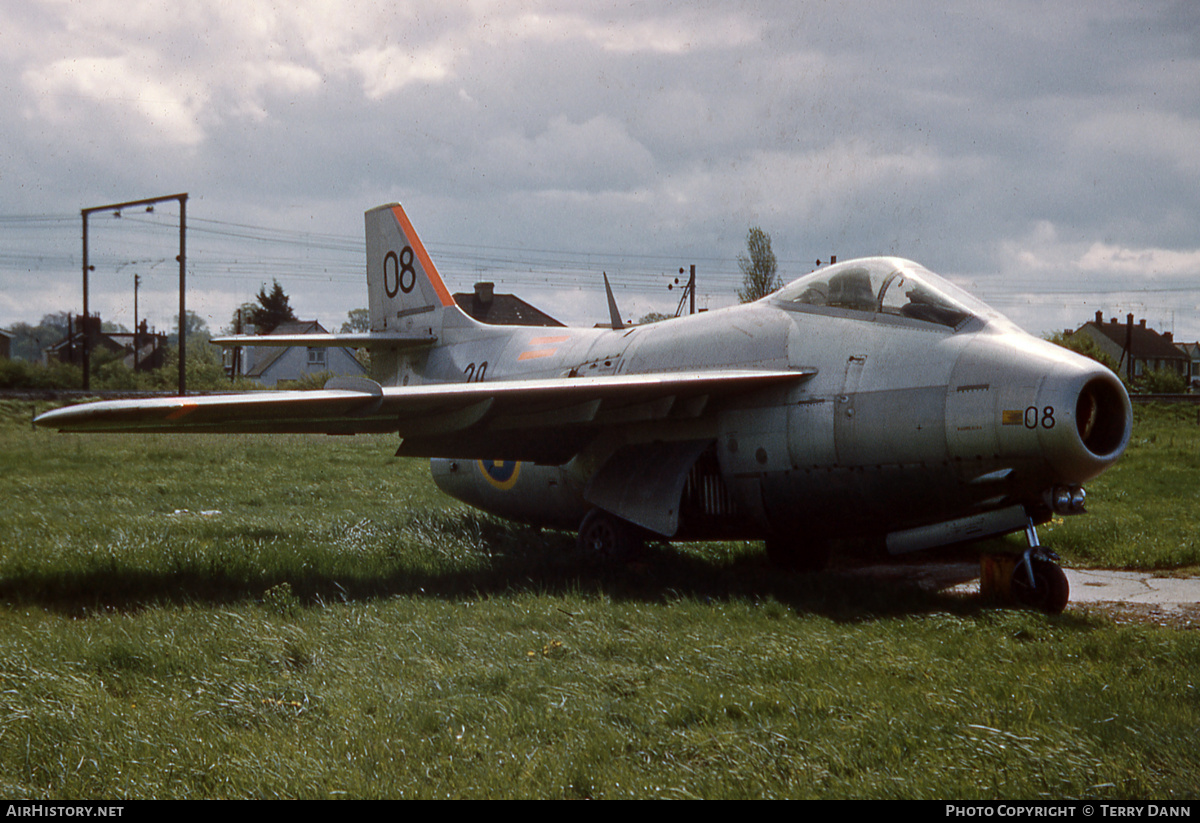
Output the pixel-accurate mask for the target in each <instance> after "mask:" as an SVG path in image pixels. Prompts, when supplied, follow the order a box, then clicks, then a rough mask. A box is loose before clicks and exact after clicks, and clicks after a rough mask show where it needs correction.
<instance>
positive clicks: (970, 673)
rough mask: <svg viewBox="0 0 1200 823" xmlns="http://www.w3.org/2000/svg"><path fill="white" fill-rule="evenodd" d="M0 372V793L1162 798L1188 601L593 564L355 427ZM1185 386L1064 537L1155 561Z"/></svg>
mask: <svg viewBox="0 0 1200 823" xmlns="http://www.w3.org/2000/svg"><path fill="white" fill-rule="evenodd" d="M30 418H31V409H30V407H29V405H28V404H14V403H8V404H0V444H2V446H3V448H2V451H0V463H2V466H3V471H2V472H0V495H2V497H0V499H2V500H3V503H2V504H0V505H2V507H3V508H2V509H0V540H2V543H0V793H2V794H4V795H6V796H10V797H31V798H148V797H163V798H167V797H231V798H239V797H539V798H540V797H546V798H562V797H566V798H617V797H640V798H649V797H668V798H683V797H708V798H717V797H827V798H828V797H907V798H950V797H954V798H1036V797H1095V798H1155V799H1173V798H1194V797H1196V796H1197V795H1200V754H1197V752H1196V747H1195V745H1194V737H1195V730H1196V729H1197V728H1198V727H1200V695H1198V694H1197V679H1198V678H1200V675H1198V674H1197V672H1200V634H1198V633H1197V632H1195V631H1188V630H1180V629H1169V628H1163V627H1159V626H1153V625H1140V624H1129V623H1118V622H1116V621H1114V620H1112V619H1110V618H1107V617H1105V616H1103V615H1102V614H1098V613H1088V612H1084V611H1081V610H1078V609H1068V611H1067V613H1066V614H1064V615H1062V616H1060V617H1056V618H1051V617H1046V616H1044V615H1041V614H1034V613H1027V612H1016V611H1006V610H999V609H994V608H990V607H988V606H986V605H985V604H981V603H979V602H977V601H976V600H974V599H970V598H959V597H952V596H949V595H940V594H934V593H928V592H923V591H921V590H919V589H915V588H913V589H907V588H897V587H895V586H890V587H889V586H884V585H882V584H879V585H875V584H870V583H864V582H863V581H862V580H861V579H854V580H852V579H850V578H845V577H839V576H837V575H815V576H810V577H805V576H788V575H779V574H777V573H775V572H773V571H772V570H771V569H770V568H769V567H768V566H767V565H766V562H765V559H764V558H763V556H762V554H761V552H760V551H759V549H758V547H757V546H754V545H743V544H736V543H730V544H718V545H714V546H707V547H704V546H683V547H677V548H668V547H658V548H654V549H652V550H651V551H650V552H649V553H648V555H647V557H646V558H645V560H644V561H643V562H641V563H638V564H636V565H634V566H630V567H625V568H606V567H603V566H601V565H598V564H597V563H596V562H594V561H593V560H591V559H590V558H585V557H580V556H579V555H577V554H576V553H575V552H574V551H573V548H572V545H573V541H572V538H571V536H569V535H562V534H557V533H553V532H538V531H536V530H533V529H528V528H523V527H519V526H513V525H510V524H507V523H504V522H503V521H499V520H496V519H492V518H489V517H486V516H483V515H479V514H477V513H473V512H471V511H470V510H468V509H465V508H463V507H461V506H459V505H458V504H456V503H455V502H454V501H452V500H450V499H448V498H445V497H444V496H442V495H441V494H440V492H438V490H437V489H436V488H435V487H434V486H433V484H432V482H431V481H430V480H429V478H428V470H427V467H426V465H425V463H424V462H423V461H413V460H405V459H399V458H394V457H392V456H391V455H392V452H393V451H394V450H395V444H394V441H393V440H391V439H390V438H387V437H356V438H319V437H314V438H301V437H294V438H293V437H278V438H267V437H216V436H178V437H172V436H156V437H145V436H96V435H92V436H68V435H59V434H55V433H51V432H42V431H34V430H32V428H31V427H30V425H29V421H30ZM1198 489H1200V429H1197V426H1196V424H1195V417H1194V412H1190V415H1184V414H1181V413H1178V412H1172V411H1170V410H1167V411H1152V412H1149V413H1145V412H1142V411H1141V410H1139V418H1138V422H1137V425H1136V428H1135V435H1134V443H1133V445H1132V446H1131V448H1130V451H1129V453H1128V454H1127V456H1126V457H1125V458H1124V460H1123V461H1122V463H1121V464H1119V465H1118V467H1117V468H1116V469H1115V470H1114V471H1112V472H1110V473H1109V474H1108V475H1106V476H1105V477H1104V478H1102V479H1101V480H1100V481H1099V482H1097V483H1093V484H1090V485H1089V492H1090V498H1089V507H1090V508H1091V509H1092V513H1091V514H1090V515H1088V516H1086V517H1079V518H1068V519H1067V520H1066V521H1065V522H1063V523H1061V524H1054V525H1053V527H1052V528H1051V529H1050V530H1048V531H1046V530H1044V531H1043V542H1045V543H1047V544H1050V545H1052V546H1054V547H1055V548H1057V549H1059V550H1060V551H1061V552H1062V553H1063V554H1064V556H1065V559H1066V561H1067V563H1068V565H1116V566H1123V567H1134V568H1163V569H1169V568H1178V567H1190V566H1195V565H1196V564H1197V563H1198V562H1200V558H1198V557H1197V546H1196V542H1195V536H1194V535H1195V532H1196V526H1197V523H1196V516H1197V506H1196V502H1195V496H1196V494H1197V490H1198Z"/></svg>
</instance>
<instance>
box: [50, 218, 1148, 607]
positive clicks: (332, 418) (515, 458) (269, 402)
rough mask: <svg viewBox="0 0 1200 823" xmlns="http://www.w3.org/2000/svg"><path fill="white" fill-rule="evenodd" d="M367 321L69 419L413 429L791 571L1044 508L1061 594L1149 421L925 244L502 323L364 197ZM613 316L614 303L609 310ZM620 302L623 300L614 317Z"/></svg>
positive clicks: (590, 528)
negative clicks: (321, 381) (1092, 505)
mask: <svg viewBox="0 0 1200 823" xmlns="http://www.w3.org/2000/svg"><path fill="white" fill-rule="evenodd" d="M366 237H367V289H368V302H369V307H370V316H371V331H370V332H367V333H363V334H350V335H302V336H296V337H295V338H291V337H286V336H271V337H266V338H263V337H229V338H223V339H219V340H217V341H215V342H219V343H224V344H227V345H230V344H240V345H286V346H291V345H304V346H353V347H363V346H367V347H370V349H371V363H372V374H373V377H374V379H373V380H368V379H363V378H354V379H344V378H335V379H333V380H331V381H330V382H329V383H328V384H327V385H326V387H325V388H324V389H323V390H320V391H292V392H286V391H285V392H255V393H247V394H230V395H217V396H206V397H172V398H157V399H151V400H121V401H109V402H101V403H92V404H87V405H81V406H74V407H69V408H64V409H59V410H56V411H52V412H48V413H46V414H43V415H41V416H40V417H38V418H37V423H38V424H39V425H42V426H49V427H54V428H58V429H60V430H63V431H124V432H165V431H179V432H312V433H322V432H323V433H330V434H349V433H355V432H397V433H398V434H399V435H400V438H401V442H400V447H399V451H398V454H400V455H411V456H419V457H432V458H434V459H433V461H432V467H433V476H434V479H435V481H436V482H437V484H438V485H439V486H440V487H441V488H442V489H443V490H445V491H446V492H447V493H449V494H451V495H453V496H454V497H457V498H459V499H460V500H464V501H466V502H467V503H470V504H472V505H474V506H478V507H480V508H482V509H485V510H488V511H491V512H494V513H496V514H499V515H501V516H504V517H509V518H513V519H517V520H521V521H525V522H528V523H532V524H537V525H544V526H551V527H559V528H564V529H572V530H573V529H578V530H579V544H580V546H581V547H583V548H584V549H586V550H592V551H598V552H602V553H605V554H609V555H614V556H621V555H625V554H627V553H629V552H631V551H632V550H634V549H635V547H636V546H637V545H638V544H639V542H640V541H641V540H643V539H645V538H647V537H653V538H656V539H667V540H670V539H679V540H684V539H687V540H715V539H761V540H764V541H765V544H766V550H767V553H768V555H769V557H770V559H771V560H772V561H773V562H775V563H776V564H778V565H780V566H782V567H787V568H793V569H815V568H819V567H820V566H821V565H823V564H824V562H825V561H826V559H827V558H828V554H829V548H828V547H829V545H830V541H831V540H834V539H837V538H846V537H862V538H876V539H880V540H883V541H886V545H887V547H888V549H889V550H890V551H892V552H894V553H899V552H908V551H913V550H917V549H925V548H930V547H935V546H941V545H946V544H950V543H958V542H963V541H969V540H975V539H979V538H983V537H989V536H993V535H1000V534H1005V533H1008V532H1014V531H1022V530H1023V531H1024V532H1025V533H1026V536H1027V538H1028V542H1029V548H1028V550H1027V551H1026V552H1025V553H1024V555H1023V557H1022V559H1021V561H1020V562H1018V563H1017V564H1016V568H1015V571H1014V572H1013V576H1012V580H1011V583H1012V586H1013V589H1014V590H1015V591H1016V592H1017V593H1018V595H1019V596H1020V597H1021V598H1022V599H1023V600H1024V601H1025V602H1026V603H1028V604H1029V605H1032V606H1035V607H1037V608H1041V609H1044V610H1046V611H1049V612H1058V611H1061V610H1062V609H1063V608H1064V607H1065V605H1066V603H1067V600H1068V597H1069V593H1068V588H1067V581H1066V576H1065V575H1064V574H1063V573H1062V570H1061V569H1060V568H1059V567H1058V566H1057V565H1056V564H1055V562H1054V560H1055V558H1054V556H1053V554H1052V553H1050V552H1048V551H1047V550H1045V549H1043V548H1042V547H1040V546H1039V545H1038V540H1037V532H1036V526H1037V525H1038V524H1040V523H1044V522H1046V521H1047V520H1049V519H1050V518H1051V517H1052V516H1053V515H1054V514H1056V513H1057V514H1064V515H1066V514H1077V513H1080V512H1082V511H1083V508H1084V506H1083V504H1084V491H1083V488H1082V484H1083V483H1085V482H1087V481H1088V480H1090V479H1091V478H1093V477H1096V476H1097V475H1099V474H1100V473H1101V472H1103V471H1104V470H1105V469H1107V468H1108V467H1109V466H1111V465H1112V464H1113V463H1114V462H1115V461H1116V460H1117V458H1118V457H1120V455H1121V453H1122V452H1123V451H1124V449H1125V446H1126V444H1127V443H1128V441H1129V436H1130V427H1131V420H1132V414H1131V409H1130V404H1129V397H1128V395H1127V394H1126V392H1125V389H1124V387H1123V386H1122V385H1121V382H1120V381H1119V380H1118V379H1117V378H1116V376H1115V375H1113V374H1112V372H1110V371H1108V370H1107V369H1105V368H1104V367H1103V366H1101V365H1099V364H1097V363H1096V362H1094V361H1092V360H1089V359H1086V358H1083V357H1080V356H1078V355H1076V354H1073V353H1071V352H1069V351H1067V350H1065V349H1062V348H1060V347H1058V346H1055V345H1052V344H1050V343H1048V342H1046V341H1043V340H1039V339H1037V338H1034V337H1031V336H1030V335H1028V334H1026V333H1024V332H1022V331H1021V330H1020V329H1018V328H1017V327H1016V326H1015V325H1014V324H1013V323H1011V322H1010V321H1008V320H1007V319H1006V318H1004V317H1003V316H1001V315H1000V314H998V313H997V312H995V311H993V310H992V309H991V308H989V307H988V306H986V305H984V304H983V303H981V302H980V301H978V300H976V299H975V298H973V297H971V296H970V295H968V294H966V293H964V292H963V291H961V290H960V289H958V288H957V287H955V286H953V285H951V284H950V283H948V282H947V281H945V280H943V279H942V278H940V277H938V276H937V275H935V274H933V273H932V272H929V271H928V270H926V269H924V268H923V267H921V266H919V265H917V264H916V263H912V262H910V261H907V260H902V259H898V258H893V257H877V258H868V259H863V260H852V261H849V262H843V263H839V264H837V265H833V266H829V267H827V268H823V269H819V270H818V271H816V272H814V273H812V274H810V275H808V276H806V277H803V278H801V279H799V280H797V281H795V282H793V283H791V284H790V285H788V286H786V287H784V288H783V289H781V290H779V291H777V292H775V293H774V294H772V295H769V296H768V297H765V298H763V299H762V300H759V301H757V302H755V303H750V304H746V305H741V306H737V307H734V308H728V309H722V310H720V311H712V312H707V313H702V314H698V315H693V316H690V317H684V318H680V319H677V320H670V321H665V322H661V323H655V324H652V325H646V326H636V327H630V328H626V327H621V328H613V329H572V328H530V327H514V326H488V325H483V324H481V323H477V322H475V321H474V320H472V319H471V318H470V317H468V316H467V315H466V314H465V313H464V312H463V311H462V310H460V309H459V308H458V306H457V305H456V304H455V303H454V300H453V298H452V297H451V295H450V292H449V290H448V289H447V288H446V286H445V284H444V283H443V281H442V278H441V277H440V275H439V274H438V271H437V269H436V268H435V266H434V264H433V262H432V261H431V260H430V258H429V254H428V252H427V251H426V250H425V247H424V245H422V243H421V241H420V239H419V238H418V237H417V234H416V232H415V231H414V230H413V228H412V224H411V223H410V222H409V219H408V216H407V215H406V214H405V212H404V210H403V209H402V208H401V207H400V206H399V205H395V204H393V205H388V206H381V207H379V208H376V209H373V210H371V211H369V212H367V214H366ZM614 314H615V312H614ZM613 325H614V326H616V325H617V323H615V322H614V324H613Z"/></svg>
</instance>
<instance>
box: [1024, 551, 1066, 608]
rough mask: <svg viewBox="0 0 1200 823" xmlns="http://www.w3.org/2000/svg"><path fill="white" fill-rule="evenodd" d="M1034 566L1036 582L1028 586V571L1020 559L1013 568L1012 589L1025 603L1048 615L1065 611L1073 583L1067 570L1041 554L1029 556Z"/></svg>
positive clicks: (1028, 606) (1034, 580)
mask: <svg viewBox="0 0 1200 823" xmlns="http://www.w3.org/2000/svg"><path fill="white" fill-rule="evenodd" d="M1029 562H1030V565H1031V566H1032V567H1033V582H1034V585H1032V586H1031V585H1029V574H1028V572H1026V570H1025V563H1024V561H1018V562H1017V565H1016V568H1014V569H1013V573H1012V579H1011V580H1010V582H1009V590H1010V591H1011V592H1012V595H1013V598H1014V599H1015V600H1016V601H1017V603H1019V604H1020V605H1022V606H1025V607H1027V608H1030V609H1037V610H1038V611H1041V612H1045V613H1046V614H1062V612H1063V609H1065V608H1066V607H1067V602H1068V601H1069V600H1070V599H1071V584H1070V583H1069V582H1068V581H1067V575H1066V573H1065V572H1064V571H1063V570H1062V569H1061V568H1059V566H1058V564H1057V563H1052V562H1050V561H1049V560H1045V559H1042V558H1040V557H1034V558H1031V559H1030V561H1029Z"/></svg>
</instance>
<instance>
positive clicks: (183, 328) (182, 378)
mask: <svg viewBox="0 0 1200 823" xmlns="http://www.w3.org/2000/svg"><path fill="white" fill-rule="evenodd" d="M187 199H188V196H187V192H183V193H181V194H168V195H166V196H165V197H149V198H146V199H145V200H127V201H125V202H124V203H109V204H108V205H105V206H92V207H91V208H88V209H81V210H80V214H82V215H83V316H84V323H85V324H86V323H87V317H88V272H89V271H90V270H91V269H92V267H91V266H89V265H88V217H89V216H90V215H92V214H94V213H96V212H103V211H111V212H114V213H115V214H116V216H117V217H120V216H121V209H128V208H133V207H134V206H145V207H146V211H148V212H149V211H154V204H155V203H162V202H165V201H167V200H178V201H179V256H178V257H176V258H175V259H176V260H178V261H179V394H180V395H181V396H182V395H185V394H187V371H186V368H185V367H186V364H187V299H186V291H187V290H186V276H185V274H184V272H185V270H186V266H187V253H186V252H187V243H186V238H187ZM134 340H135V341H136V340H137V331H136V327H135V330H134ZM91 372H92V370H91V346H90V345H89V342H88V338H87V335H86V334H85V335H84V337H83V388H84V390H85V391H86V390H88V389H90V388H91V387H92V386H91Z"/></svg>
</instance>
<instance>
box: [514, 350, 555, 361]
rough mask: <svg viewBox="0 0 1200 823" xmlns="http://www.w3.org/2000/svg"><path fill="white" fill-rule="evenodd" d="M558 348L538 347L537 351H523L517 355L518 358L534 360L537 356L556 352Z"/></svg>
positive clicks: (547, 355) (545, 355)
mask: <svg viewBox="0 0 1200 823" xmlns="http://www.w3.org/2000/svg"><path fill="white" fill-rule="evenodd" d="M557 352H558V349H539V350H537V351H523V352H521V353H520V354H518V355H517V359H518V360H536V359H537V358H539V357H550V356H551V355H552V354H556V353H557Z"/></svg>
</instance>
